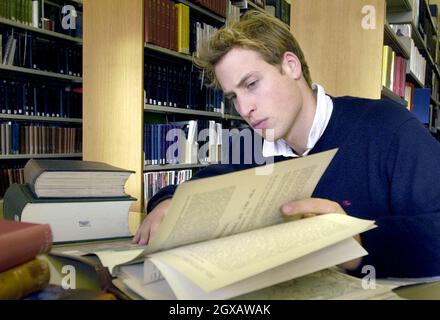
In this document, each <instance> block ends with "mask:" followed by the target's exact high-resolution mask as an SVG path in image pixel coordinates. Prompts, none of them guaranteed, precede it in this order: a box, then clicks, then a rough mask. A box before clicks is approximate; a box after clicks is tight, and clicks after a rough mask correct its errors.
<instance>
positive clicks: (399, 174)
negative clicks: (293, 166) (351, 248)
mask: <svg viewBox="0 0 440 320" xmlns="http://www.w3.org/2000/svg"><path fill="white" fill-rule="evenodd" d="M333 104H334V109H333V113H332V116H331V118H330V122H329V124H328V126H327V128H326V130H325V132H324V134H323V136H322V137H321V138H320V140H319V141H318V143H317V144H316V145H315V147H314V148H313V150H312V151H311V152H310V154H314V153H318V152H322V151H326V150H329V149H333V148H339V151H338V152H337V154H336V156H335V158H334V159H333V160H332V162H331V164H330V166H329V167H328V169H327V170H326V172H325V173H324V175H323V176H322V178H321V180H320V181H319V183H318V185H317V187H316V189H315V191H314V192H313V197H316V198H324V199H329V200H332V201H336V202H338V203H339V204H340V205H341V206H342V208H343V209H344V210H345V211H346V212H347V213H348V214H349V215H352V216H355V217H359V218H365V219H373V220H375V221H376V224H377V225H378V228H376V229H374V230H370V231H367V232H365V233H363V234H362V235H361V238H362V245H363V247H364V248H365V249H366V250H367V251H368V253H369V254H368V255H367V256H366V257H364V258H363V260H362V265H361V267H360V268H359V270H357V271H358V274H359V275H361V273H360V270H361V268H362V266H364V265H372V266H374V267H375V269H376V275H377V276H378V277H428V276H436V275H440V144H439V143H438V142H437V141H436V140H435V139H434V138H433V137H432V136H431V135H430V133H429V132H428V130H427V129H426V128H425V127H424V126H423V125H422V124H421V123H420V122H419V121H418V120H417V119H416V118H415V117H414V116H413V115H412V114H411V113H410V112H408V111H407V110H406V109H405V108H403V107H401V106H399V105H397V104H394V103H392V102H390V101H389V100H368V99H359V98H353V97H340V98H333ZM282 160H286V159H285V158H283V157H277V158H276V159H275V161H282ZM250 166H253V165H250ZM250 166H249V165H212V166H209V167H207V168H206V169H204V170H202V171H200V172H199V173H198V174H197V175H196V176H195V177H194V179H197V178H203V177H209V176H214V175H219V174H224V173H229V172H232V171H236V170H242V169H247V168H249V167H250ZM254 166H255V164H254ZM175 188H176V187H175V186H170V187H167V188H164V189H162V190H161V191H160V192H159V193H158V194H157V195H155V196H154V197H153V198H152V199H151V201H150V202H149V205H148V208H147V209H148V212H150V211H151V210H152V209H153V208H154V207H155V206H156V205H157V203H158V202H160V201H161V200H163V199H165V198H169V197H171V196H172V194H173V193H174V191H175Z"/></svg>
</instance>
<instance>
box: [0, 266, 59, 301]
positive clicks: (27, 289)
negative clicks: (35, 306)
mask: <svg viewBox="0 0 440 320" xmlns="http://www.w3.org/2000/svg"><path fill="white" fill-rule="evenodd" d="M49 280H50V269H49V265H48V263H47V262H46V261H43V260H39V259H33V260H31V261H28V262H26V263H23V264H21V265H18V266H16V267H13V268H11V269H8V270H6V271H3V272H0V300H17V299H21V298H24V297H26V296H27V295H29V294H32V293H34V292H37V291H40V290H42V289H44V288H46V287H47V286H48V284H49Z"/></svg>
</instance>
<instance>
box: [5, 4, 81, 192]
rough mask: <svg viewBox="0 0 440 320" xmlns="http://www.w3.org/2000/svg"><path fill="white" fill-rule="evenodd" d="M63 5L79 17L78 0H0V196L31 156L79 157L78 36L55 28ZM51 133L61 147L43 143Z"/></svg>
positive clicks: (79, 5)
mask: <svg viewBox="0 0 440 320" xmlns="http://www.w3.org/2000/svg"><path fill="white" fill-rule="evenodd" d="M32 5H34V7H32ZM35 5H37V7H35ZM64 5H71V6H73V7H74V8H75V9H76V12H77V16H79V15H81V16H82V0H66V1H61V0H50V1H49V0H39V1H32V0H28V1H24V0H10V1H9V0H8V1H3V2H2V3H0V35H1V36H0V40H1V42H0V50H1V51H0V52H1V54H0V57H1V61H0V122H1V123H2V128H1V149H0V166H1V170H0V172H1V177H0V180H1V181H0V193H1V194H0V198H1V197H2V196H3V192H4V189H5V188H6V187H7V186H8V185H9V183H10V182H11V181H10V180H11V177H13V179H12V180H13V182H22V173H18V172H19V171H17V170H20V168H22V167H23V166H24V164H25V163H26V161H27V160H29V159H31V158H61V159H65V158H74V159H81V158H82V153H81V150H80V149H81V143H82V138H81V133H80V131H81V127H82V116H81V114H82V98H81V93H80V92H81V90H82V89H81V88H82V75H81V73H82V70H81V69H82V68H81V59H82V58H81V55H82V43H83V41H82V38H81V37H80V36H79V34H80V30H78V29H77V28H75V30H74V31H71V30H60V28H61V27H60V25H61V23H60V17H61V8H62V6H64ZM37 12H38V13H37ZM33 14H34V19H33ZM77 19H79V18H77ZM55 20H57V21H55ZM76 22H77V24H76V27H78V26H79V23H80V22H79V20H76ZM81 24H82V22H81ZM54 48H57V50H59V51H57V53H56V54H54V52H55V51H54V50H55V49H54ZM62 50H64V51H62ZM7 56H9V57H10V58H9V60H8V61H6V59H7ZM54 57H57V58H56V59H53V58H54ZM63 59H64V60H63ZM32 61H33V62H32ZM61 66H62V67H61ZM61 69H63V70H61ZM55 96H56V97H57V98H54V97H55ZM74 96H75V98H73V97H74ZM74 100H75V101H74ZM13 126H15V128H12V127H13ZM41 127H46V128H51V129H48V130H46V129H42V128H41ZM55 127H56V128H57V129H53V128H55ZM68 128H72V129H73V130H69V129H68ZM58 129H59V130H58ZM31 131H33V132H32V133H31ZM25 135H26V137H24V136H25ZM51 135H57V139H59V140H58V142H59V146H61V148H58V149H54V148H50V147H49V137H50V136H51ZM60 136H61V137H62V138H61V137H60ZM73 136H76V138H74V137H73ZM61 139H64V141H61ZM75 139H76V141H74V140H75ZM29 144H30V145H33V146H32V147H30V146H29ZM43 144H45V147H43ZM52 145H55V141H54V140H53V139H52ZM29 151H30V152H29ZM9 169H13V170H14V172H13V173H11V172H8V170H9ZM8 176H9V178H8ZM6 180H9V181H6Z"/></svg>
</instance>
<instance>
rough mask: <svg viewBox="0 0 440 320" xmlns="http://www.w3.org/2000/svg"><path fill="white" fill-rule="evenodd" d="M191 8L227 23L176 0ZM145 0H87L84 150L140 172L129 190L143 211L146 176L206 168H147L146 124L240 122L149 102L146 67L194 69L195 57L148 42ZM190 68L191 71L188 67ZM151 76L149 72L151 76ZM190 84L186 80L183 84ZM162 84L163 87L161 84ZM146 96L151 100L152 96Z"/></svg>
mask: <svg viewBox="0 0 440 320" xmlns="http://www.w3.org/2000/svg"><path fill="white" fill-rule="evenodd" d="M174 2H175V3H176V4H178V3H182V4H184V5H187V6H188V7H189V11H190V15H194V16H196V17H203V19H206V20H207V21H208V22H210V23H212V24H214V25H222V24H224V23H225V21H226V19H225V18H224V17H221V16H220V15H218V14H217V13H215V12H214V11H213V10H210V9H207V8H206V7H202V6H201V5H199V4H195V3H194V2H193V1H185V0H175V1H174ZM145 9H146V8H145V7H144V0H128V1H124V2H122V1H119V0H85V1H84V20H86V21H87V23H86V24H85V25H84V36H83V43H84V75H83V82H84V120H83V127H84V148H83V157H84V159H85V160H95V161H105V162H108V163H110V164H112V165H115V166H120V167H123V168H126V169H131V170H134V171H135V172H136V173H135V174H133V175H132V176H131V177H130V179H129V180H128V182H127V184H126V191H127V193H129V194H130V195H132V196H133V197H135V198H136V199H137V202H136V203H134V204H133V206H132V208H131V210H132V211H141V210H142V208H143V191H144V190H143V173H144V172H157V171H165V170H187V169H191V170H193V169H199V168H203V167H204V166H206V165H204V164H178V165H169V164H168V165H147V166H146V165H144V159H143V157H144V155H143V145H144V141H143V140H144V124H146V123H163V122H160V121H163V119H166V120H165V121H166V123H168V120H170V122H173V121H185V120H189V119H194V118H196V119H212V120H216V121H218V122H223V121H240V120H242V119H241V118H240V117H239V116H237V115H234V114H228V113H227V112H212V111H208V110H203V109H202V108H188V107H187V108H184V107H176V106H174V105H169V103H166V104H162V103H156V104H155V103H149V101H144V88H145V87H146V85H147V84H146V83H145V82H146V81H145V79H147V82H148V81H149V79H150V78H148V77H147V76H145V74H146V70H145V68H144V66H145V65H148V64H149V63H152V64H154V63H156V62H154V61H156V60H155V59H160V60H161V61H164V63H167V64H170V65H173V66H174V65H178V66H187V67H188V68H190V67H191V65H192V57H191V55H190V54H185V53H180V52H177V51H176V50H171V49H169V48H165V46H163V45H159V44H156V43H154V41H153V42H147V43H146V42H145V37H144V22H145V20H144V12H145ZM188 70H189V69H188ZM147 74H148V73H147ZM180 83H185V81H180ZM159 85H160V83H159ZM146 96H149V95H148V94H147V93H146Z"/></svg>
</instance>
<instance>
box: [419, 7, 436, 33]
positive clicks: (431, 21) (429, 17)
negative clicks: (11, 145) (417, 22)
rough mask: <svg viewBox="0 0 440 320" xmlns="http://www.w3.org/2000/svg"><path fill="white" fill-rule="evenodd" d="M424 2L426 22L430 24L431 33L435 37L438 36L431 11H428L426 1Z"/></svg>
mask: <svg viewBox="0 0 440 320" xmlns="http://www.w3.org/2000/svg"><path fill="white" fill-rule="evenodd" d="M423 1H424V2H425V6H426V11H427V13H428V20H429V22H430V23H431V27H432V32H433V34H434V35H435V36H436V35H437V34H438V31H437V26H436V25H435V22H434V18H433V17H432V14H431V10H430V9H429V3H428V0H423Z"/></svg>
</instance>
